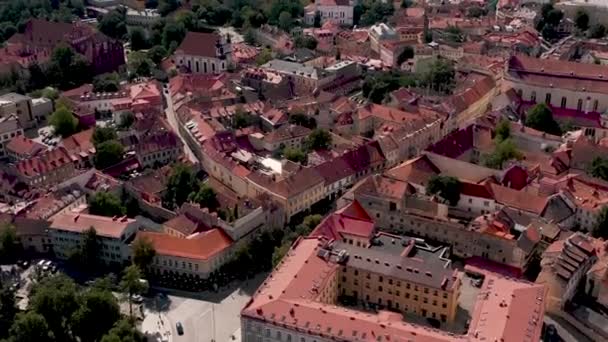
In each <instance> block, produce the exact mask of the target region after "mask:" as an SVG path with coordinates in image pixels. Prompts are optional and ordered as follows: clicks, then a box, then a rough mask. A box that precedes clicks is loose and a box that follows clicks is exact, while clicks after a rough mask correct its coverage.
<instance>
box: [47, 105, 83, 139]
mask: <svg viewBox="0 0 608 342" xmlns="http://www.w3.org/2000/svg"><path fill="white" fill-rule="evenodd" d="M50 123H51V125H52V126H53V129H54V132H55V134H58V135H61V136H62V137H64V138H65V137H69V136H70V135H72V134H74V133H76V132H78V119H76V118H75V117H74V115H72V111H71V110H69V109H67V108H65V107H59V108H57V110H55V111H54V112H53V114H51V118H50Z"/></svg>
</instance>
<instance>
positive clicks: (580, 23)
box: [574, 9, 589, 31]
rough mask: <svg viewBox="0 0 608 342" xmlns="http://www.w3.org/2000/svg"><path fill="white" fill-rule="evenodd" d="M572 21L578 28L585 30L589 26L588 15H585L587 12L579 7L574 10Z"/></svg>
mask: <svg viewBox="0 0 608 342" xmlns="http://www.w3.org/2000/svg"><path fill="white" fill-rule="evenodd" d="M574 23H575V24H576V27H578V29H579V30H581V31H587V29H588V28H589V16H588V15H587V12H585V11H583V10H580V9H579V10H578V11H576V15H575V16H574Z"/></svg>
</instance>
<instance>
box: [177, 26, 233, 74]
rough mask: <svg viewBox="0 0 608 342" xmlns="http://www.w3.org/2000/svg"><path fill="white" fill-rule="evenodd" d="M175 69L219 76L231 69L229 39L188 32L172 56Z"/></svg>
mask: <svg viewBox="0 0 608 342" xmlns="http://www.w3.org/2000/svg"><path fill="white" fill-rule="evenodd" d="M173 61H174V63H175V65H176V66H177V67H180V68H183V69H185V70H186V71H188V72H191V73H194V74H220V73H222V72H225V71H226V70H228V69H229V68H231V67H232V43H231V42H230V37H224V36H222V35H219V34H217V33H199V32H188V33H187V34H186V37H185V38H184V40H183V41H182V43H181V45H180V46H179V47H178V48H177V50H175V53H174V54H173Z"/></svg>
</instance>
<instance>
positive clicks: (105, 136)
mask: <svg viewBox="0 0 608 342" xmlns="http://www.w3.org/2000/svg"><path fill="white" fill-rule="evenodd" d="M116 139H118V136H117V135H116V131H115V130H114V129H113V128H112V127H95V130H94V131H93V136H92V137H91V141H92V142H93V145H95V146H99V145H100V144H102V143H104V142H106V141H109V140H116Z"/></svg>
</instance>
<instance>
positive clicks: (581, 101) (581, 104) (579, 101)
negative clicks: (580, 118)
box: [576, 99, 583, 112]
mask: <svg viewBox="0 0 608 342" xmlns="http://www.w3.org/2000/svg"><path fill="white" fill-rule="evenodd" d="M582 109H583V99H578V102H577V103H576V110H578V111H579V112H580V111H581V110H582Z"/></svg>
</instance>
